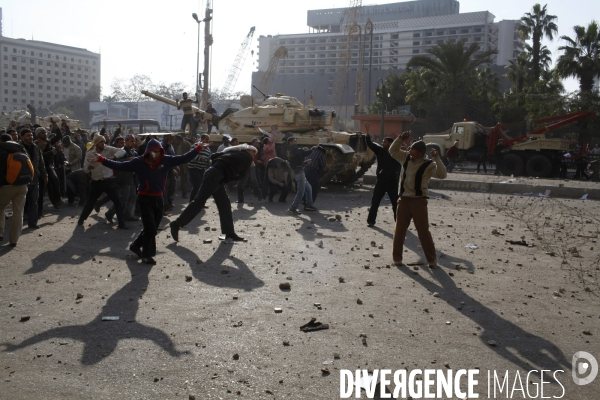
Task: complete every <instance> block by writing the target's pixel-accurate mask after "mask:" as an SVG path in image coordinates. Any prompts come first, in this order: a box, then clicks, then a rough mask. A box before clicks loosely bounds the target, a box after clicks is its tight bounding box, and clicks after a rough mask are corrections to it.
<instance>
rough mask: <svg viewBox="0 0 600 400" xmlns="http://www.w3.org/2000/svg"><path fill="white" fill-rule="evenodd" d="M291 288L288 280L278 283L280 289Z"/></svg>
mask: <svg viewBox="0 0 600 400" xmlns="http://www.w3.org/2000/svg"><path fill="white" fill-rule="evenodd" d="M291 288H292V286H291V285H290V283H289V282H282V283H280V284H279V289H281V290H290V289H291Z"/></svg>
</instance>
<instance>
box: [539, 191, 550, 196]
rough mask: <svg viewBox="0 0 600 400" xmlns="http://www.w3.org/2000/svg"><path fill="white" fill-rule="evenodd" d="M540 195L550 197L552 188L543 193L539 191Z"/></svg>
mask: <svg viewBox="0 0 600 400" xmlns="http://www.w3.org/2000/svg"><path fill="white" fill-rule="evenodd" d="M538 196H539V197H548V196H550V189H546V191H545V192H544V193H543V194H542V193H538Z"/></svg>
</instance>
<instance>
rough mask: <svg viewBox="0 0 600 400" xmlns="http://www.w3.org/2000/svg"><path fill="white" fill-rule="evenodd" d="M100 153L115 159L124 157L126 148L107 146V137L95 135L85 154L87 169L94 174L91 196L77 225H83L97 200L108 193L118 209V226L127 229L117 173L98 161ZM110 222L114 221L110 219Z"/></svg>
mask: <svg viewBox="0 0 600 400" xmlns="http://www.w3.org/2000/svg"><path fill="white" fill-rule="evenodd" d="M98 154H99V155H101V156H102V158H111V159H113V160H114V159H117V158H120V157H123V156H124V155H125V150H123V149H117V148H116V147H111V146H106V139H105V138H104V136H102V135H96V136H94V140H93V141H92V146H91V147H90V150H89V151H88V152H87V153H86V154H85V161H84V163H83V168H84V169H85V171H86V172H90V173H91V176H92V182H91V184H90V196H89V197H88V199H87V201H86V203H85V205H84V206H83V210H82V211H81V215H80V216H79V221H78V222H77V225H83V222H84V221H85V220H86V219H87V217H89V216H90V214H91V212H92V210H93V209H94V205H95V204H96V201H98V199H99V198H100V196H101V195H102V193H106V194H107V195H108V197H109V198H110V200H111V201H112V202H113V204H114V207H115V209H116V211H117V220H118V221H119V225H118V228H119V229H127V226H126V225H125V217H124V215H123V207H122V206H121V200H120V199H119V187H118V185H117V180H116V179H115V174H114V172H113V171H112V169H110V168H107V167H105V166H103V165H101V164H100V163H99V162H98V161H96V159H97V155H98ZM108 222H112V221H111V220H108Z"/></svg>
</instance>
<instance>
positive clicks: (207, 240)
mask: <svg viewBox="0 0 600 400" xmlns="http://www.w3.org/2000/svg"><path fill="white" fill-rule="evenodd" d="M202 243H204V244H208V243H212V239H204V240H203V241H202Z"/></svg>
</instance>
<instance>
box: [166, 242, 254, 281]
mask: <svg viewBox="0 0 600 400" xmlns="http://www.w3.org/2000/svg"><path fill="white" fill-rule="evenodd" d="M233 246H235V245H233V244H226V243H224V242H221V244H220V245H219V247H217V250H216V251H215V252H214V253H213V255H212V256H210V258H209V259H208V260H206V261H204V262H202V263H201V264H198V263H197V261H198V260H199V259H200V257H198V255H197V254H196V253H194V252H193V251H191V250H189V249H187V248H185V247H182V246H180V245H177V243H171V244H169V245H167V248H168V249H169V250H171V251H172V252H173V253H175V255H176V256H177V257H179V258H181V259H182V260H183V261H185V262H187V263H188V264H190V266H191V269H192V275H193V276H194V278H196V279H198V280H199V281H201V282H204V283H206V284H207V285H211V286H217V287H230V288H234V289H243V290H245V291H247V292H249V291H252V290H253V289H258V288H260V287H263V286H264V285H265V283H264V282H263V281H262V280H260V279H258V278H257V277H256V276H255V275H254V273H252V271H250V268H248V265H246V263H245V262H243V261H242V260H240V259H239V258H236V257H235V256H232V255H231V250H232V248H233ZM227 260H229V261H230V262H231V264H233V267H234V268H232V267H231V266H230V265H228V264H230V263H226V261H227ZM224 267H225V268H224ZM224 272H226V273H224Z"/></svg>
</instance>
